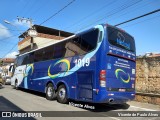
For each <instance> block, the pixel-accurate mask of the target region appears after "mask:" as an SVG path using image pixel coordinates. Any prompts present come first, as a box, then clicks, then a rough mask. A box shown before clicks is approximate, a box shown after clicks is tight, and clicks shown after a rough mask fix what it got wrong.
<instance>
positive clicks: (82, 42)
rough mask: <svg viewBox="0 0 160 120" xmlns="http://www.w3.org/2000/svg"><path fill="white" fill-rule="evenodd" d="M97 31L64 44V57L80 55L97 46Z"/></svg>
mask: <svg viewBox="0 0 160 120" xmlns="http://www.w3.org/2000/svg"><path fill="white" fill-rule="evenodd" d="M98 32H99V31H98V29H95V30H92V31H89V32H86V33H84V34H81V35H78V36H77V37H76V38H74V39H72V40H69V41H68V42H67V44H66V54H65V57H68V56H74V55H81V54H85V53H88V52H90V51H91V50H93V49H95V48H96V46H97V40H98Z"/></svg>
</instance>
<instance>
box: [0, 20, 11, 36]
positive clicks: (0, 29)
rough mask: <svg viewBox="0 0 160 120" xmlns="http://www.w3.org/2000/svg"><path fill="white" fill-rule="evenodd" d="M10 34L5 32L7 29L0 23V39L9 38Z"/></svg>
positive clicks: (7, 31)
mask: <svg viewBox="0 0 160 120" xmlns="http://www.w3.org/2000/svg"><path fill="white" fill-rule="evenodd" d="M10 36H11V33H10V32H9V30H7V27H5V26H4V25H2V24H1V23H0V38H6V37H10Z"/></svg>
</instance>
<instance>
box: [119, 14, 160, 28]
mask: <svg viewBox="0 0 160 120" xmlns="http://www.w3.org/2000/svg"><path fill="white" fill-rule="evenodd" d="M158 17H160V15H158V16H155V17H152V18H149V19H145V20H143V21H140V22H137V23H134V24H131V25H127V26H124V27H122V28H126V27H129V26H133V25H137V24H139V23H142V22H146V21H149V20H152V19H154V18H158Z"/></svg>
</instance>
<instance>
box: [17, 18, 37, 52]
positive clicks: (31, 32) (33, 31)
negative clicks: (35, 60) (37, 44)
mask: <svg viewBox="0 0 160 120" xmlns="http://www.w3.org/2000/svg"><path fill="white" fill-rule="evenodd" d="M17 19H18V22H23V21H25V22H26V23H28V22H29V25H30V28H29V30H28V32H27V34H28V35H29V36H31V41H30V43H31V50H32V49H33V38H34V37H36V36H37V31H36V29H35V28H33V20H32V19H30V18H24V17H18V16H17Z"/></svg>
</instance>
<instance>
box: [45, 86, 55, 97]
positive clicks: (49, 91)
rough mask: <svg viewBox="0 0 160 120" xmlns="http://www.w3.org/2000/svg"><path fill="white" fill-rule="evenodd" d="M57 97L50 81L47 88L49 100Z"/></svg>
mask: <svg viewBox="0 0 160 120" xmlns="http://www.w3.org/2000/svg"><path fill="white" fill-rule="evenodd" d="M55 98H56V92H55V90H54V88H53V84H52V83H49V84H48V85H47V89H46V99H47V100H54V99H55Z"/></svg>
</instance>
